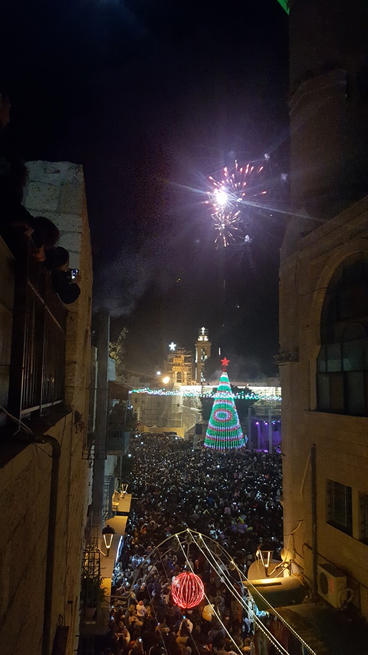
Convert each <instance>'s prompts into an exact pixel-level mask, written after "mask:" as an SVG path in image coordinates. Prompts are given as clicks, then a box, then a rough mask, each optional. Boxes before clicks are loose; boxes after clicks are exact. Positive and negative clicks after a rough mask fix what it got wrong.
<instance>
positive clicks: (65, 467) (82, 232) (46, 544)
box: [0, 161, 92, 655]
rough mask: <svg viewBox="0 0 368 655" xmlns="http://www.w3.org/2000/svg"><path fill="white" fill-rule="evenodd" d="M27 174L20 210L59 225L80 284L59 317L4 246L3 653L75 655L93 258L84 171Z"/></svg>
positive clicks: (30, 264)
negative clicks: (77, 292) (25, 207)
mask: <svg viewBox="0 0 368 655" xmlns="http://www.w3.org/2000/svg"><path fill="white" fill-rule="evenodd" d="M28 170H29V180H28V186H27V189H26V196H25V204H26V206H27V208H28V209H29V211H30V212H31V213H32V214H33V215H42V216H46V217H48V218H50V219H51V220H52V221H53V222H54V223H55V224H56V225H57V226H58V228H59V230H60V234H61V239H60V244H61V245H63V246H65V247H66V248H68V249H69V251H70V255H71V266H72V267H73V268H78V269H79V270H80V272H81V276H82V281H81V284H80V288H81V294H80V296H79V298H78V300H77V301H76V302H75V303H73V304H72V305H69V306H68V310H66V309H65V307H64V306H63V305H62V303H61V301H60V300H59V298H58V296H56V294H55V292H54V291H53V289H52V287H51V284H50V276H49V275H48V273H47V272H46V271H45V270H44V269H43V268H42V266H40V264H37V263H36V262H35V260H34V259H33V258H32V255H31V254H30V252H29V251H28V252H27V253H26V254H25V258H24V259H23V258H21V257H19V256H18V257H17V259H16V260H15V261H14V257H13V255H12V253H11V252H10V251H9V250H8V248H7V246H6V245H5V243H4V242H3V241H2V240H1V239H0V267H1V270H2V274H3V276H2V280H3V281H4V280H6V284H2V285H1V290H0V294H1V298H0V301H1V303H0V320H1V333H0V343H1V348H0V357H1V362H0V363H1V385H0V393H1V405H2V407H3V408H5V409H7V410H8V411H9V412H10V413H11V414H12V417H13V418H10V419H9V420H8V421H7V422H5V420H4V417H5V415H4V413H3V414H2V415H1V419H2V427H1V433H2V435H1V436H2V440H1V446H0V490H1V491H0V511H1V516H2V521H1V525H2V527H1V532H0V580H1V584H0V616H1V619H0V643H1V651H2V652H3V653H4V654H5V653H9V654H10V653H27V654H28V655H40V653H42V655H48V654H49V653H51V652H58V653H67V654H70V655H71V653H73V652H75V650H76V646H77V637H76V635H78V631H79V592H80V571H81V553H82V550H83V533H84V525H85V521H86V516H87V506H88V502H89V485H90V482H91V481H90V474H89V471H90V469H89V465H88V464H89V463H88V460H87V459H85V458H84V455H85V452H86V444H87V433H86V426H87V419H88V390H89V364H90V352H91V347H90V336H91V335H90V327H91V300H92V257H91V247H90V235H89V226H88V215H87V205H86V198H85V191H84V178H83V170H82V167H81V166H77V165H74V164H70V163H67V162H58V163H48V162H40V161H37V162H30V163H29V164H28ZM13 291H14V293H13ZM19 420H21V421H22V424H20V423H19Z"/></svg>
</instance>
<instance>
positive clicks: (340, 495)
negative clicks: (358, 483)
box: [327, 480, 353, 535]
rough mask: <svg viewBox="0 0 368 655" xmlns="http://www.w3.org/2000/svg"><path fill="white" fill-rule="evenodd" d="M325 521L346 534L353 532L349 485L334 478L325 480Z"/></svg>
mask: <svg viewBox="0 0 368 655" xmlns="http://www.w3.org/2000/svg"><path fill="white" fill-rule="evenodd" d="M327 523H329V524H330V525H332V526H333V527H334V528H337V529H338V530H341V531H342V532H345V533H346V534H350V535H352V533H353V518H352V500H351V487H346V486H345V485H344V484H340V482H335V481H334V480H327Z"/></svg>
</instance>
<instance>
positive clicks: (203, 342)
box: [195, 327, 211, 384]
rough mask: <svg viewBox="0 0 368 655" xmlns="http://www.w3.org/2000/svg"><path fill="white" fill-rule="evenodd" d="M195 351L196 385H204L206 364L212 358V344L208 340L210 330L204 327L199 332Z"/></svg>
mask: <svg viewBox="0 0 368 655" xmlns="http://www.w3.org/2000/svg"><path fill="white" fill-rule="evenodd" d="M195 351H196V357H195V381H196V384H202V383H203V382H204V381H205V380H204V377H203V367H204V363H205V361H206V359H208V358H209V357H211V342H210V341H209V338H208V330H207V329H206V328H204V327H203V328H201V329H200V330H199V333H198V338H197V341H196V344H195Z"/></svg>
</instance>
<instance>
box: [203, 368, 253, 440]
mask: <svg viewBox="0 0 368 655" xmlns="http://www.w3.org/2000/svg"><path fill="white" fill-rule="evenodd" d="M221 363H222V373H221V377H220V384H219V386H218V388H217V391H216V393H215V400H214V403H213V406H212V411H211V416H210V420H209V421H208V428H207V432H206V437H205V440H204V445H205V446H206V447H207V448H213V449H214V450H222V451H224V450H234V449H236V448H244V446H245V439H244V435H243V433H242V429H241V426H240V422H239V416H238V412H237V410H236V406H235V402H234V394H233V392H232V391H231V386H230V382H229V377H228V374H227V372H226V369H227V365H228V363H229V360H228V359H226V357H225V358H224V359H222V360H221Z"/></svg>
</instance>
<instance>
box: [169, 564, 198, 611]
mask: <svg viewBox="0 0 368 655" xmlns="http://www.w3.org/2000/svg"><path fill="white" fill-rule="evenodd" d="M171 595H172V599H173V601H174V603H175V605H178V606H179V607H181V608H182V609H190V608H191V607H195V606H196V605H199V603H200V602H201V600H203V598H204V586H203V582H202V580H201V578H199V577H198V575H195V573H190V572H189V571H184V573H180V575H177V576H176V578H174V581H173V583H172V587H171Z"/></svg>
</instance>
